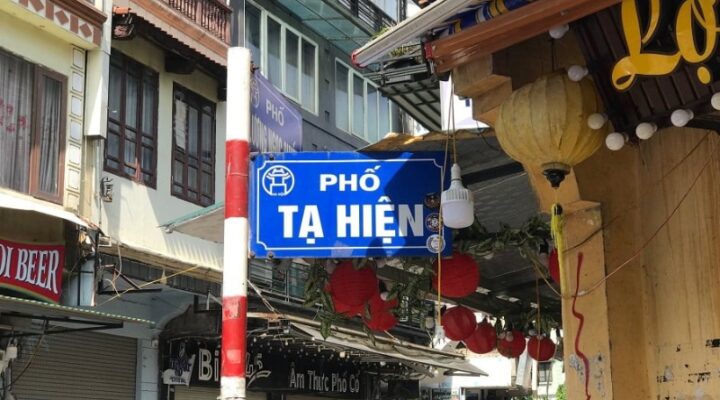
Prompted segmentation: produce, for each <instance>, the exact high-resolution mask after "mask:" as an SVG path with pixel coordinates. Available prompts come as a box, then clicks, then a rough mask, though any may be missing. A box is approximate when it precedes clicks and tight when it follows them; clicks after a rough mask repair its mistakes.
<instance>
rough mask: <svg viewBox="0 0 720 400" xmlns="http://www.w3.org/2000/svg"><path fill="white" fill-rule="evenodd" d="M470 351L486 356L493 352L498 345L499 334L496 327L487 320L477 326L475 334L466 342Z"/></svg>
mask: <svg viewBox="0 0 720 400" xmlns="http://www.w3.org/2000/svg"><path fill="white" fill-rule="evenodd" d="M464 343H465V346H467V348H468V350H470V351H472V352H473V353H477V354H485V353H489V352H491V351H493V350H494V349H495V345H496V344H497V332H495V327H494V326H492V325H490V323H489V322H487V320H483V321H482V322H481V323H479V324H477V328H475V332H473V334H472V335H470V337H468V338H466V339H465V340H464Z"/></svg>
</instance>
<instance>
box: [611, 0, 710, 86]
mask: <svg viewBox="0 0 720 400" xmlns="http://www.w3.org/2000/svg"><path fill="white" fill-rule="evenodd" d="M640 1H648V2H649V4H648V7H649V9H648V11H649V20H648V24H647V26H646V27H641V24H642V21H641V19H640V15H639V14H638V9H637V2H636V0H623V2H622V11H621V12H622V27H623V33H624V35H625V43H626V44H627V48H628V55H627V56H626V57H624V58H622V59H621V60H620V61H618V62H617V63H616V64H615V66H614V67H613V71H612V82H613V86H615V88H616V89H618V90H627V89H629V88H630V87H631V86H632V84H633V83H635V80H636V79H637V77H638V76H663V75H668V74H670V73H672V72H673V71H675V69H676V68H677V67H678V65H679V64H680V62H681V61H683V60H684V61H685V62H687V63H690V64H699V66H698V69H697V77H698V79H699V80H700V82H702V83H704V84H706V85H707V84H709V83H710V82H712V74H711V72H710V70H709V69H708V68H707V67H706V66H705V65H702V64H703V63H704V62H705V61H707V60H708V59H710V58H711V57H712V55H713V54H714V53H715V47H716V46H717V35H718V32H719V31H720V28H718V26H717V14H716V12H715V5H716V2H717V0H685V1H683V2H682V3H681V5H680V8H679V10H678V12H677V17H676V19H675V42H676V43H677V49H676V51H675V52H674V53H652V52H645V51H644V47H645V45H647V44H648V42H650V40H652V39H653V37H654V36H655V34H656V33H657V30H658V22H659V20H660V15H661V13H662V3H665V4H667V2H664V1H662V0H640ZM693 25H695V26H698V27H700V28H701V30H702V32H703V34H704V35H705V41H704V43H705V45H704V48H702V49H698V48H697V43H696V41H695V33H694V32H693ZM643 29H644V31H643Z"/></svg>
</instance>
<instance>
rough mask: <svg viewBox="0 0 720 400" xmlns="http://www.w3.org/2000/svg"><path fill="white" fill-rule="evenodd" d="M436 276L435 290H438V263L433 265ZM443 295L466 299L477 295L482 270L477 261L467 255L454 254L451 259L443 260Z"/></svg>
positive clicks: (434, 279)
mask: <svg viewBox="0 0 720 400" xmlns="http://www.w3.org/2000/svg"><path fill="white" fill-rule="evenodd" d="M433 270H434V272H435V276H434V277H433V283H432V284H433V289H435V290H436V291H437V290H438V263H437V260H435V262H434V263H433ZM440 284H441V285H442V287H441V294H442V295H443V296H446V297H453V298H458V297H465V296H468V295H470V294H473V293H475V290H476V289H477V287H478V285H479V284H480V270H479V269H478V265H477V263H476V262H475V260H474V259H473V258H472V257H470V256H469V255H467V254H461V253H454V254H453V255H452V257H451V258H444V259H443V260H442V276H441V277H440Z"/></svg>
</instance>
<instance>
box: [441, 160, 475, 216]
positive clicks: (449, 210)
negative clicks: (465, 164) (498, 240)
mask: <svg viewBox="0 0 720 400" xmlns="http://www.w3.org/2000/svg"><path fill="white" fill-rule="evenodd" d="M450 171H451V172H450V174H451V181H450V188H449V189H448V190H446V191H444V192H442V196H440V207H441V210H442V220H443V223H444V224H445V226H447V227H448V228H453V229H461V228H467V227H468V226H470V225H472V224H473V222H474V221H475V207H474V206H473V195H472V192H470V191H469V190H468V189H466V188H465V187H464V186H463V184H462V180H461V178H460V166H459V165H457V164H453V166H452V169H451V170H450Z"/></svg>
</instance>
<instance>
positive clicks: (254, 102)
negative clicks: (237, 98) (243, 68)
mask: <svg viewBox="0 0 720 400" xmlns="http://www.w3.org/2000/svg"><path fill="white" fill-rule="evenodd" d="M250 114H251V117H252V126H251V129H250V132H251V142H250V150H251V151H257V152H261V153H268V152H292V151H302V115H301V114H300V112H299V111H298V110H296V109H295V107H294V106H293V105H292V103H290V101H288V100H287V99H286V98H285V96H283V95H282V94H281V93H280V92H279V91H278V90H277V89H275V87H274V86H273V85H272V83H270V82H269V81H268V80H267V79H266V78H265V77H264V76H262V75H261V74H260V73H259V72H256V73H254V74H253V79H252V82H251V84H250Z"/></svg>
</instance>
